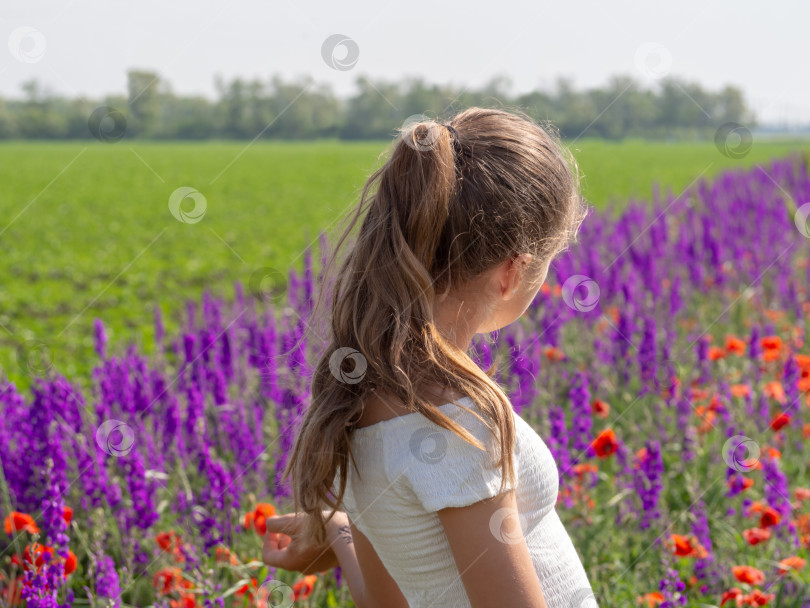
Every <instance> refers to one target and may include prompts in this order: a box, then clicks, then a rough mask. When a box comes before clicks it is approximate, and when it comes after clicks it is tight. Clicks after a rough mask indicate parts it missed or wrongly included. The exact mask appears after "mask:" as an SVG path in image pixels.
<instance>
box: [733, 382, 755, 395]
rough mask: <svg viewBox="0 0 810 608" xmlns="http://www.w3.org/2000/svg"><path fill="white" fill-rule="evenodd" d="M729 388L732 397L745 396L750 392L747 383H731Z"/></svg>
mask: <svg viewBox="0 0 810 608" xmlns="http://www.w3.org/2000/svg"><path fill="white" fill-rule="evenodd" d="M729 388H730V389H731V394H732V395H733V396H734V397H747V396H748V395H750V394H751V387H750V386H748V385H747V384H732V385H731V386H730V387H729Z"/></svg>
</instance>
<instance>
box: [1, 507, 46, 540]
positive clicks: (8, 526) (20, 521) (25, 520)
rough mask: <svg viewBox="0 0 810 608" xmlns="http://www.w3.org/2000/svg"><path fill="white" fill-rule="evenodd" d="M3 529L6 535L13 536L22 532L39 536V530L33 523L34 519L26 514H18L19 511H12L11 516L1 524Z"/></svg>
mask: <svg viewBox="0 0 810 608" xmlns="http://www.w3.org/2000/svg"><path fill="white" fill-rule="evenodd" d="M3 528H4V529H5V530H6V534H14V533H15V532H22V531H23V530H25V531H26V532H30V533H31V534H39V528H38V527H37V524H36V522H34V518H33V517H31V516H30V515H28V514H27V513H20V512H19V511H12V512H11V514H10V515H9V516H8V517H6V519H5V521H4V522H3Z"/></svg>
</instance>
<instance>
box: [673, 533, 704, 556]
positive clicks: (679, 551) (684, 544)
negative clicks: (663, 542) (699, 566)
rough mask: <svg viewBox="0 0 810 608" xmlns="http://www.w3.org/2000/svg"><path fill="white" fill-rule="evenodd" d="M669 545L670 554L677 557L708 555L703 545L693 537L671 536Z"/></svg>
mask: <svg viewBox="0 0 810 608" xmlns="http://www.w3.org/2000/svg"><path fill="white" fill-rule="evenodd" d="M669 545H670V549H671V550H672V552H673V553H674V554H675V555H677V556H678V557H697V558H704V557H707V555H708V553H707V551H706V549H705V548H704V547H703V545H701V544H700V542H698V540H697V538H695V537H694V536H683V535H682V534H671V535H670V537H669Z"/></svg>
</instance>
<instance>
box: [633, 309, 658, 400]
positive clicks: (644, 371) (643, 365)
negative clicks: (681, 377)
mask: <svg viewBox="0 0 810 608" xmlns="http://www.w3.org/2000/svg"><path fill="white" fill-rule="evenodd" d="M655 330H656V327H655V319H654V318H653V317H651V316H648V317H645V319H644V332H643V333H642V338H641V344H640V345H639V347H638V364H639V369H640V373H641V392H640V395H644V394H646V393H648V392H649V391H650V388H651V387H652V386H653V385H654V383H655V374H656V372H657V371H658V361H657V359H656V357H657V345H656V331H655Z"/></svg>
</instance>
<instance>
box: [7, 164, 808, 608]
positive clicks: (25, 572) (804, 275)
mask: <svg viewBox="0 0 810 608" xmlns="http://www.w3.org/2000/svg"><path fill="white" fill-rule="evenodd" d="M809 215H810V172H808V164H807V159H806V158H804V157H802V156H801V155H798V154H797V155H793V156H786V157H783V158H778V159H773V160H772V161H770V162H768V163H762V164H759V165H756V166H755V167H753V168H750V169H746V170H732V169H728V170H726V171H724V172H722V173H720V174H718V175H716V176H714V177H713V178H712V179H703V178H701V179H699V180H696V181H695V182H694V184H693V185H692V186H691V187H690V188H688V189H687V190H686V191H684V192H683V193H681V194H679V195H677V196H676V195H669V194H668V195H667V196H665V197H662V198H660V199H659V198H656V197H654V198H653V200H652V201H647V202H645V203H637V204H636V203H634V204H630V205H627V206H625V207H623V208H622V209H621V210H618V209H611V208H608V209H604V210H601V211H598V212H594V213H592V214H591V216H590V217H588V218H587V219H586V220H585V222H584V224H583V226H582V229H581V231H580V235H579V242H578V243H577V244H575V245H573V246H572V247H571V248H570V249H569V250H568V251H567V252H565V253H564V254H562V255H561V256H560V257H559V258H558V259H556V260H555V261H554V263H553V264H552V266H551V269H550V271H549V278H548V283H547V285H545V286H544V287H543V288H542V290H541V292H540V293H539V294H538V296H537V298H536V299H535V301H534V302H533V304H532V305H531V306H530V308H529V310H528V311H527V313H526V315H525V318H524V319H522V320H521V321H519V322H517V323H515V324H513V325H511V326H509V327H507V328H505V329H504V330H502V331H501V332H498V333H496V334H492V335H488V336H477V338H476V341H475V343H474V346H475V350H474V352H472V353H471V356H473V357H474V358H475V360H476V361H477V362H478V363H479V365H480V366H481V367H482V368H488V367H489V365H490V364H491V363H492V362H493V361H496V362H498V367H497V371H496V372H495V374H496V378H497V380H498V381H499V382H500V383H501V384H502V385H503V386H504V387H506V389H507V392H508V394H509V395H510V398H511V400H512V403H513V406H514V408H515V410H516V411H517V412H518V413H519V414H520V415H521V416H522V417H523V418H524V419H525V420H527V421H528V422H529V423H530V424H531V425H532V426H533V427H534V428H535V429H536V430H537V431H538V433H539V434H540V436H541V437H542V438H543V439H544V441H545V442H546V443H547V444H548V446H549V448H550V449H551V451H552V453H553V454H554V456H555V459H556V462H557V466H558V468H559V471H560V479H561V482H560V489H559V502H558V510H559V513H560V517H561V519H562V520H563V522H564V523H565V524H566V527H567V528H568V531H569V533H570V535H571V537H572V539H573V541H574V545H575V546H576V547H577V549H578V551H579V552H580V555H581V557H582V560H583V564H584V565H585V569H586V571H587V572H588V575H589V578H590V580H591V582H592V584H593V588H594V592H595V596H596V599H597V601H598V602H599V605H600V606H602V607H613V606H634V605H642V606H661V607H665V608H666V607H672V606H773V607H777V606H778V607H790V608H805V607H808V606H810V567H808V566H807V565H806V560H807V559H808V553H810V474H809V473H808V468H810V452H808V450H807V448H806V447H805V442H806V440H807V439H808V438H810V345H808V343H807V338H808V337H807V322H808V320H809V319H810V298H808V295H809V294H808V285H810V224H808V216H809ZM324 246H325V240H324V239H322V240H321V253H320V254H319V253H318V252H312V251H308V252H307V255H306V258H305V259H306V263H305V271H304V272H303V273H301V274H299V273H296V272H295V271H294V270H293V271H291V272H290V275H289V280H288V288H287V290H286V292H285V294H283V295H280V294H279V293H277V292H276V291H274V290H273V289H271V288H270V287H269V286H268V285H266V283H267V282H268V281H264V280H262V279H263V278H267V279H268V280H269V279H270V278H271V277H270V276H269V275H270V274H272V269H267V273H268V276H267V277H262V276H261V273H259V275H257V276H256V277H255V278H254V280H252V281H251V282H250V284H249V285H246V286H245V285H241V284H237V285H236V286H235V294H234V296H233V298H232V299H230V300H229V301H223V300H220V299H217V298H214V297H212V296H210V295H208V294H206V295H204V296H203V297H202V299H201V301H200V302H189V303H188V306H187V308H186V311H185V314H184V315H183V318H182V320H181V327H182V330H181V331H180V332H177V333H174V332H173V333H167V332H166V331H165V330H164V325H163V319H162V317H161V314H160V311H159V310H156V314H155V318H154V341H155V344H156V345H158V346H157V349H156V351H157V352H156V353H155V354H153V355H152V356H149V357H147V356H145V355H144V354H143V353H140V352H138V349H136V348H135V347H133V346H128V345H126V344H113V343H108V340H107V337H106V333H105V327H104V319H97V320H96V323H95V336H94V340H95V345H96V353H97V360H96V365H95V367H94V369H93V371H92V378H87V379H82V381H79V379H76V378H65V377H62V376H61V375H59V374H58V373H57V372H56V370H54V369H53V368H50V367H48V366H42V365H41V362H38V361H30V362H28V364H29V368H30V370H31V371H32V373H33V374H34V375H35V376H38V377H37V378H36V379H35V380H34V381H33V382H32V386H31V388H30V389H25V390H20V389H18V388H17V387H16V386H15V385H14V384H12V383H10V382H7V381H4V380H2V379H0V403H1V404H2V405H1V407H2V412H3V415H2V416H0V434H2V440H0V465H1V466H0V470H1V471H2V478H0V491H1V493H0V515H2V519H3V521H4V531H3V535H4V536H3V543H2V557H1V558H0V602H2V604H3V605H8V606H18V605H19V606H21V605H26V606H28V607H29V608H34V607H51V606H68V605H70V606H94V607H100V606H115V607H119V606H151V605H156V606H161V607H165V608H195V607H197V606H199V607H205V608H211V607H214V606H216V607H220V608H224V607H225V606H229V607H234V606H255V605H256V602H257V601H259V602H260V604H259V605H261V606H265V605H267V606H285V607H286V608H290V607H291V606H293V605H295V606H302V607H303V606H350V605H351V600H350V597H349V594H348V591H347V588H346V586H345V585H344V584H343V583H342V581H341V578H340V571H339V569H338V570H335V571H334V572H326V573H322V574H318V575H309V576H303V575H300V574H298V573H292V572H285V571H281V570H274V569H268V568H267V567H265V566H264V565H263V564H262V563H261V561H260V559H259V556H260V553H261V550H260V549H261V536H262V534H263V531H264V520H265V518H266V517H267V516H268V515H271V514H273V513H275V512H287V511H288V510H289V509H290V508H291V496H290V492H289V488H288V486H287V484H286V483H285V481H284V480H283V479H281V471H282V469H283V467H284V465H285V464H286V455H287V453H288V451H289V450H290V449H291V446H292V442H293V439H294V437H295V430H296V422H297V420H298V419H299V418H300V416H301V414H302V413H303V411H304V410H305V408H306V406H307V402H308V387H309V383H308V377H309V373H310V369H311V366H312V365H313V362H314V360H315V358H316V357H317V356H318V355H320V354H321V352H322V350H323V348H324V342H323V341H322V340H319V339H318V338H317V335H318V332H317V331H314V329H312V328H311V327H310V321H311V312H312V305H313V294H314V292H315V291H316V289H317V285H319V282H320V277H321V275H320V272H319V270H318V268H320V267H321V266H322V258H323V256H322V252H323V251H324V249H323V247H324ZM316 262H321V263H320V264H316ZM316 267H317V268H316ZM369 364H370V365H373V362H369ZM336 381H337V380H336ZM87 386H90V387H92V388H91V389H90V390H87V389H86V388H84V389H82V388H80V387H87ZM576 601H581V602H582V603H581V606H585V605H587V604H586V603H585V598H582V599H581V600H575V601H574V603H572V606H571V608H579V606H580V604H577V603H576Z"/></svg>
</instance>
